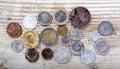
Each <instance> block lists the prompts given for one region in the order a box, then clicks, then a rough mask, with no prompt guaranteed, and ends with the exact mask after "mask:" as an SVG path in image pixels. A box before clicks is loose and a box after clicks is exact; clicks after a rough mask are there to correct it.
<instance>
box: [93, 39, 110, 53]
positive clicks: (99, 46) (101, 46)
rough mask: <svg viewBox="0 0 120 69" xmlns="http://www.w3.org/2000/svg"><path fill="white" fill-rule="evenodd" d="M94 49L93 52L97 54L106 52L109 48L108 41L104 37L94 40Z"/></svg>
mask: <svg viewBox="0 0 120 69" xmlns="http://www.w3.org/2000/svg"><path fill="white" fill-rule="evenodd" d="M94 49H95V52H96V53H98V54H107V53H108V51H109V49H110V45H109V43H108V41H106V40H104V39H99V40H97V41H96V43H95V46H94Z"/></svg>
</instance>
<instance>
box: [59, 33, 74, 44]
mask: <svg viewBox="0 0 120 69" xmlns="http://www.w3.org/2000/svg"><path fill="white" fill-rule="evenodd" d="M71 42H72V40H71V38H70V36H69V35H66V36H63V37H62V38H61V43H62V45H63V46H69V45H70V44H71Z"/></svg>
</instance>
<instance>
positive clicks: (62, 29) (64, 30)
mask: <svg viewBox="0 0 120 69" xmlns="http://www.w3.org/2000/svg"><path fill="white" fill-rule="evenodd" d="M57 32H58V34H59V35H60V36H65V35H67V33H68V28H67V26H66V25H59V26H58V28H57Z"/></svg>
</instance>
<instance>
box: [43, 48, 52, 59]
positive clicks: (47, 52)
mask: <svg viewBox="0 0 120 69" xmlns="http://www.w3.org/2000/svg"><path fill="white" fill-rule="evenodd" d="M42 57H43V58H44V59H46V60H50V59H52V57H53V51H52V49H50V48H45V49H44V50H43V51H42Z"/></svg>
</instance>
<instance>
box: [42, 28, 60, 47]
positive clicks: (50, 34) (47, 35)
mask: <svg viewBox="0 0 120 69" xmlns="http://www.w3.org/2000/svg"><path fill="white" fill-rule="evenodd" d="M41 41H42V43H43V44H45V45H46V46H52V45H55V44H56V43H57V41H58V33H57V31H56V30H54V29H53V28H46V29H44V30H43V31H42V32H41Z"/></svg>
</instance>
